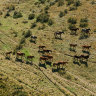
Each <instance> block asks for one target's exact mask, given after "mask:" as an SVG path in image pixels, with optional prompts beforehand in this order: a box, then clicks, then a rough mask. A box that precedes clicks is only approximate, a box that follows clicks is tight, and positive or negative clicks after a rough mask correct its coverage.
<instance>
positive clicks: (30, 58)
mask: <svg viewBox="0 0 96 96" xmlns="http://www.w3.org/2000/svg"><path fill="white" fill-rule="evenodd" d="M33 58H34V56H27V62H30V61H31V64H32V60H33Z"/></svg>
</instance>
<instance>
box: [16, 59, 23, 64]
mask: <svg viewBox="0 0 96 96" xmlns="http://www.w3.org/2000/svg"><path fill="white" fill-rule="evenodd" d="M15 61H17V62H22V63H23V60H22V59H19V58H16V59H15Z"/></svg>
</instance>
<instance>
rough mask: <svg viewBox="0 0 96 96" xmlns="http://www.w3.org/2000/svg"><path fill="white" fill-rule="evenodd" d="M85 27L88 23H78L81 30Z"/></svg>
mask: <svg viewBox="0 0 96 96" xmlns="http://www.w3.org/2000/svg"><path fill="white" fill-rule="evenodd" d="M87 26H88V23H86V22H83V23H80V27H82V28H84V27H87Z"/></svg>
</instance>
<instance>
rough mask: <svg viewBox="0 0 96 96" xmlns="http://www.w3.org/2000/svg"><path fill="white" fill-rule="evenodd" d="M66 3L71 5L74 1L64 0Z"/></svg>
mask: <svg viewBox="0 0 96 96" xmlns="http://www.w3.org/2000/svg"><path fill="white" fill-rule="evenodd" d="M66 1H67V5H71V4H73V3H74V0H66Z"/></svg>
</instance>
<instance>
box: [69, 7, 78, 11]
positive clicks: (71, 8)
mask: <svg viewBox="0 0 96 96" xmlns="http://www.w3.org/2000/svg"><path fill="white" fill-rule="evenodd" d="M76 9H77V7H74V6H73V7H70V8H69V11H73V10H76Z"/></svg>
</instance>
